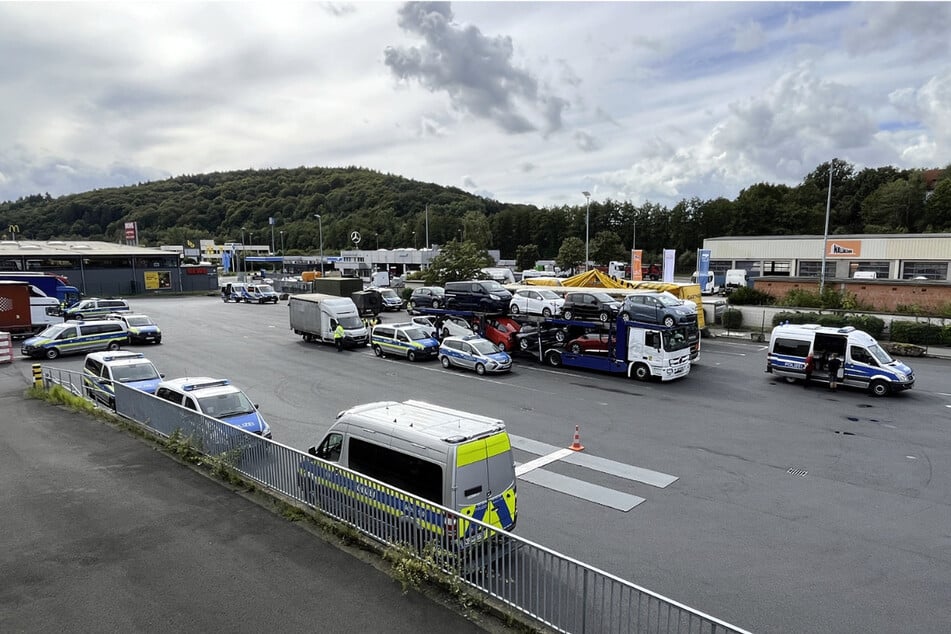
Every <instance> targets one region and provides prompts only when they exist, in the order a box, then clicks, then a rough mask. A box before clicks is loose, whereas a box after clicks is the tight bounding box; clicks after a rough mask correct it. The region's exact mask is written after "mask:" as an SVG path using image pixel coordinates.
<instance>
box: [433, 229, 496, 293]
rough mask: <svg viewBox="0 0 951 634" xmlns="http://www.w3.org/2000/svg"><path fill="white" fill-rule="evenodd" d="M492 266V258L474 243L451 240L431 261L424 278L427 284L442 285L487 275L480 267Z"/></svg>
mask: <svg viewBox="0 0 951 634" xmlns="http://www.w3.org/2000/svg"><path fill="white" fill-rule="evenodd" d="M487 266H492V258H491V257H489V254H488V253H486V251H485V250H484V249H480V248H479V247H477V246H476V245H475V244H474V243H472V242H469V241H466V242H459V241H457V240H451V241H449V242H447V243H446V244H445V245H443V247H442V249H440V251H439V254H438V255H436V256H435V257H434V258H433V259H432V260H430V262H429V268H428V269H426V273H425V274H424V276H423V279H425V280H426V283H427V284H432V285H436V286H442V285H443V284H445V283H446V282H456V281H459V280H472V279H479V278H482V277H485V276H484V275H483V274H482V271H481V270H480V269H482V268H485V267H487Z"/></svg>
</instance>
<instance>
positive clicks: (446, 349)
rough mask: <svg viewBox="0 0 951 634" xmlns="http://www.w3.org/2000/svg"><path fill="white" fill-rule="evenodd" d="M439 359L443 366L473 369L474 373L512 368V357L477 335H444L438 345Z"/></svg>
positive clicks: (502, 370)
mask: <svg viewBox="0 0 951 634" xmlns="http://www.w3.org/2000/svg"><path fill="white" fill-rule="evenodd" d="M439 361H440V362H441V363H442V367H444V368H447V369H448V368H451V367H452V366H456V367H460V368H465V369H467V370H475V372H476V374H485V373H486V372H491V373H499V372H508V371H509V370H511V369H512V357H510V356H509V355H508V353H507V352H503V351H501V350H499V349H498V347H497V346H496V345H495V344H494V343H492V342H491V341H489V340H488V339H485V338H483V337H480V336H478V335H471V336H468V337H446V338H445V339H443V340H442V344H441V345H440V346H439Z"/></svg>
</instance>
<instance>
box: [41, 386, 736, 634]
mask: <svg viewBox="0 0 951 634" xmlns="http://www.w3.org/2000/svg"><path fill="white" fill-rule="evenodd" d="M43 379H44V382H45V384H46V385H47V387H49V386H50V385H53V384H56V385H62V386H64V387H66V389H68V390H69V391H70V392H73V393H74V394H79V395H82V394H83V389H82V375H81V373H79V372H74V371H70V370H59V369H55V368H44V370H43ZM115 402H116V412H117V413H118V414H119V415H121V416H123V417H126V418H129V419H131V420H133V421H135V422H137V423H139V424H141V425H144V426H146V427H148V428H149V429H151V430H152V431H153V432H155V433H157V434H159V435H161V436H164V437H171V436H173V435H176V436H178V437H179V438H182V439H189V440H190V442H191V443H192V444H193V446H194V447H195V448H196V449H199V450H200V451H201V452H202V453H204V454H206V455H209V456H213V457H215V459H220V460H225V461H227V463H228V465H229V467H230V468H231V469H233V470H234V471H235V472H237V473H240V474H241V475H242V476H244V477H245V478H247V479H249V480H252V481H254V482H256V483H258V484H260V485H261V486H262V487H265V488H267V489H269V490H270V491H272V492H276V493H279V494H281V495H282V496H285V497H288V498H291V499H293V500H297V501H299V502H302V503H304V504H306V505H308V506H310V507H312V508H315V509H317V510H319V511H321V512H322V513H324V514H326V515H329V516H331V517H333V518H335V519H337V520H339V521H341V522H343V523H345V524H347V525H349V526H351V527H353V528H355V529H356V530H358V531H360V532H361V533H363V534H365V535H368V536H370V537H372V538H373V539H375V540H378V541H379V542H382V543H384V544H388V545H393V546H398V547H400V546H401V547H404V548H406V549H407V552H408V553H412V554H414V555H415V556H418V557H420V558H422V559H424V560H426V561H428V562H431V563H432V564H433V565H435V566H437V567H438V568H440V569H441V570H442V571H444V572H445V573H447V574H450V575H454V576H456V577H457V578H458V579H459V580H460V581H462V582H463V583H465V584H467V585H469V586H471V587H473V588H476V589H478V590H480V591H481V592H483V593H485V594H486V595H488V596H491V597H493V598H495V599H497V600H500V601H502V602H504V603H505V604H507V605H509V606H511V607H512V608H514V609H516V610H518V611H520V612H522V613H524V614H525V615H527V616H529V617H531V618H533V619H535V620H537V621H538V622H540V623H542V624H544V625H546V626H548V627H551V628H553V629H555V630H557V631H560V632H572V633H574V632H577V633H579V634H584V633H588V632H617V633H618V634H627V633H631V634H634V633H642V632H650V633H662V632H663V633H673V632H676V633H678V634H725V633H728V632H729V633H745V630H743V629H740V628H738V627H736V626H733V625H730V624H728V623H725V622H723V621H721V620H719V619H717V618H714V617H712V616H710V615H707V614H704V613H702V612H700V611H698V610H694V609H692V608H690V607H687V606H685V605H683V604H681V603H678V602H677V601H674V600H672V599H668V598H666V597H664V596H661V595H659V594H657V593H655V592H651V591H650V590H647V589H645V588H642V587H640V586H637V585H635V584H633V583H631V582H629V581H625V580H623V579H621V578H619V577H616V576H614V575H612V574H609V573H607V572H604V571H602V570H599V569H597V568H595V567H593V566H589V565H587V564H585V563H583V562H580V561H578V560H576V559H572V558H571V557H567V556H565V555H562V554H560V553H557V552H555V551H553V550H551V549H549V548H545V547H544V546H541V545H539V544H536V543H534V542H532V541H529V540H527V539H524V538H522V537H519V536H518V535H514V534H512V533H508V532H506V531H502V530H499V529H497V528H495V527H493V526H491V525H489V524H485V523H483V522H480V521H478V520H474V519H472V518H471V517H468V516H465V515H462V514H460V513H457V512H455V511H453V510H452V509H449V508H446V507H443V506H440V505H438V504H434V503H432V502H430V501H427V500H424V499H422V498H418V497H415V496H413V495H411V494H409V493H407V492H405V491H402V490H399V489H395V488H393V487H391V486H388V485H386V484H384V483H383V482H380V481H378V480H374V479H373V478H369V477H367V476H364V475H361V474H359V473H356V472H354V471H350V470H349V469H345V468H343V467H340V466H339V465H336V464H333V463H330V462H326V461H323V460H320V459H318V458H315V457H313V456H311V455H309V454H307V453H305V452H302V451H299V450H297V449H294V448H292V447H287V446H285V445H282V444H280V443H277V442H274V441H271V440H268V439H266V438H263V437H261V436H258V435H255V434H251V433H248V432H245V431H243V430H241V429H238V428H236V427H232V426H231V425H228V424H226V423H223V422H221V421H219V420H217V419H214V418H210V417H208V416H204V415H202V414H199V413H198V412H195V411H192V410H189V409H186V408H184V407H182V406H180V405H176V404H174V403H170V402H168V401H165V400H162V399H159V398H157V397H155V396H153V395H151V394H146V393H144V392H141V391H138V390H135V389H132V388H130V387H127V386H125V385H122V384H119V383H117V384H116V385H115Z"/></svg>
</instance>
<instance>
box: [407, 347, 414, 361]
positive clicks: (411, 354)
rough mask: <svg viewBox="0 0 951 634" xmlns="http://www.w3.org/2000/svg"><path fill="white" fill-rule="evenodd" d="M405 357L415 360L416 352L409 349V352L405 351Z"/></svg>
mask: <svg viewBox="0 0 951 634" xmlns="http://www.w3.org/2000/svg"><path fill="white" fill-rule="evenodd" d="M406 358H407V359H409V360H410V361H415V360H416V352H415V351H413V350H410V351H409V352H407V353H406Z"/></svg>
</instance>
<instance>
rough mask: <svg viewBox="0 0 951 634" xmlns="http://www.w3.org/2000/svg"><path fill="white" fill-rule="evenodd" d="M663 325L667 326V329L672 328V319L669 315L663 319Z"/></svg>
mask: <svg viewBox="0 0 951 634" xmlns="http://www.w3.org/2000/svg"><path fill="white" fill-rule="evenodd" d="M664 325H665V326H667V327H668V328H673V326H674V318H673V317H671V316H670V315H667V316H666V317H664Z"/></svg>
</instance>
